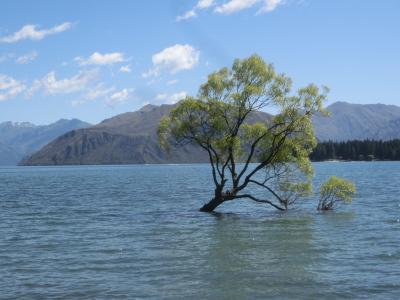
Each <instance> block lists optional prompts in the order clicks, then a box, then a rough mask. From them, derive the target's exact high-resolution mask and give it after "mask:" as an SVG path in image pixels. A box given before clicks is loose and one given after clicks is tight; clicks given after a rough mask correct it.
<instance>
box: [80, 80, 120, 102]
mask: <svg viewBox="0 0 400 300" xmlns="http://www.w3.org/2000/svg"><path fill="white" fill-rule="evenodd" d="M114 91H115V88H114V87H109V88H106V87H105V86H104V84H103V83H99V84H98V85H97V86H96V87H95V88H92V89H89V91H88V92H87V93H86V95H85V98H86V99H87V100H94V99H97V98H101V97H106V96H107V95H109V94H110V93H112V92H114Z"/></svg>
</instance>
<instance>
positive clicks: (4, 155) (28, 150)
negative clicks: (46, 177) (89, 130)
mask: <svg viewBox="0 0 400 300" xmlns="http://www.w3.org/2000/svg"><path fill="white" fill-rule="evenodd" d="M88 126H91V124H89V123H86V122H83V121H81V120H78V119H72V120H66V119H61V120H59V121H57V122H55V123H52V124H49V125H41V126H37V125H34V124H32V123H29V122H21V123H13V122H3V123H0V165H16V164H17V163H18V162H19V161H20V160H21V159H23V158H24V157H26V156H28V155H30V154H32V153H33V152H35V151H37V150H39V149H40V148H42V147H43V146H44V145H46V144H47V143H48V142H50V141H51V140H53V139H54V138H56V137H57V136H59V135H61V134H64V133H66V132H68V131H70V130H73V129H76V128H84V127H88Z"/></svg>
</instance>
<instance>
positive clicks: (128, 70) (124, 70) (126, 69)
mask: <svg viewBox="0 0 400 300" xmlns="http://www.w3.org/2000/svg"><path fill="white" fill-rule="evenodd" d="M119 71H120V72H122V73H131V72H132V69H131V66H130V65H126V66H122V67H121V68H119Z"/></svg>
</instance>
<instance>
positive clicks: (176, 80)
mask: <svg viewBox="0 0 400 300" xmlns="http://www.w3.org/2000/svg"><path fill="white" fill-rule="evenodd" d="M177 83H178V79H172V80H169V81H167V85H174V84H177Z"/></svg>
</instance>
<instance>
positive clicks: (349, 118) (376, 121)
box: [313, 102, 400, 141]
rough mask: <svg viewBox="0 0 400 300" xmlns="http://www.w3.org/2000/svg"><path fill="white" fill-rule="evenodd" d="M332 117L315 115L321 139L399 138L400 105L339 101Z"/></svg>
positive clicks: (317, 133) (334, 105) (315, 126)
mask: <svg viewBox="0 0 400 300" xmlns="http://www.w3.org/2000/svg"><path fill="white" fill-rule="evenodd" d="M328 110H329V111H330V112H331V116H330V117H329V118H326V117H320V116H317V117H315V118H314V120H313V122H314V128H315V133H316V135H317V137H318V139H319V140H321V141H327V140H334V141H346V140H356V139H358V140H364V139H373V140H390V139H396V138H400V107H398V106H395V105H384V104H350V103H346V102H336V103H334V104H332V105H330V106H328Z"/></svg>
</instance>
